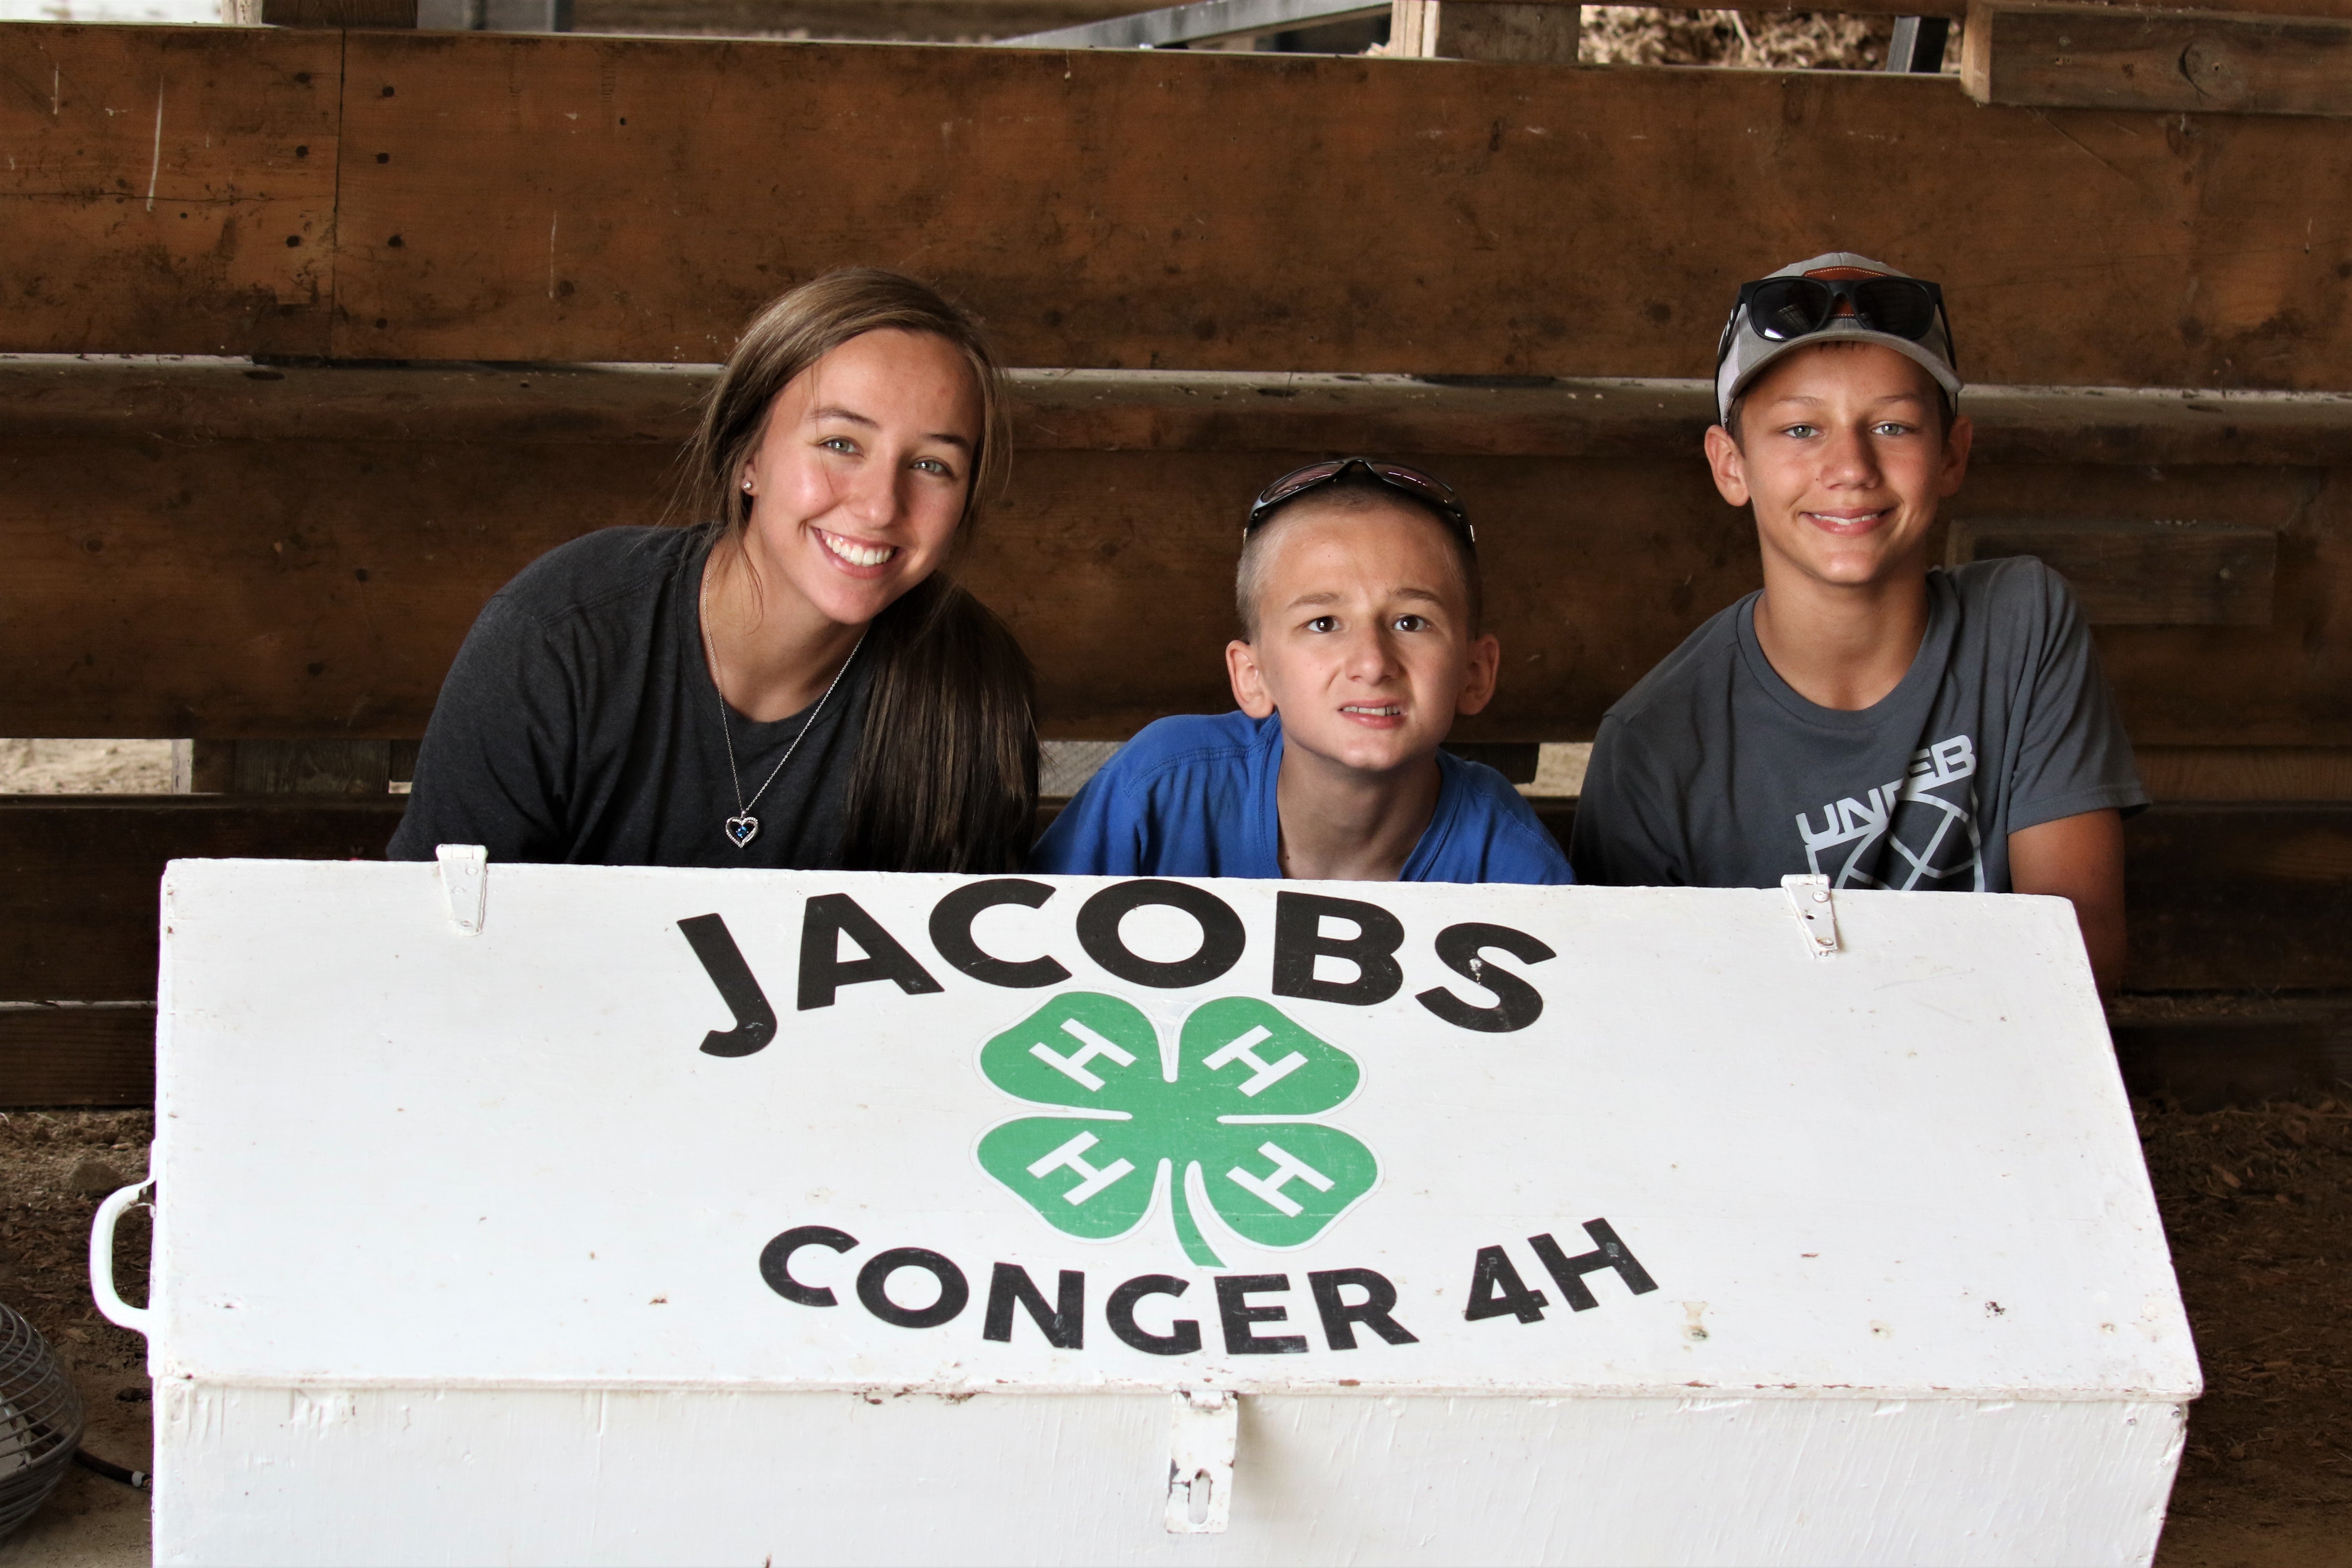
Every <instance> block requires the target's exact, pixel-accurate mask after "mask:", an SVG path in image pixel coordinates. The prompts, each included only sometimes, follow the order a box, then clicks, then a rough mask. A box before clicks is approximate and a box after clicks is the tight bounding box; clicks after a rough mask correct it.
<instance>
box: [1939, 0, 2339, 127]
mask: <svg viewBox="0 0 2352 1568" xmlns="http://www.w3.org/2000/svg"><path fill="white" fill-rule="evenodd" d="M1960 79H1961V82H1962V83H1963V85H1965V86H1966V88H1967V89H1968V91H1969V96H1970V97H1971V98H1974V99H1975V100H1977V101H1978V102H1979V103H2002V104H2021V105H2034V106H2039V107H2044V108H2053V109H2104V110H2138V111H2144V112H2156V113H2179V112H2196V111H2200V110H2203V111H2221V112H2226V113H2231V114H2311V115H2331V116H2338V117H2340V116H2345V115H2352V21H2344V20H2333V19H2328V18H2325V17H2319V16H2242V15H2231V13H2229V12H2225V11H2170V10H2149V9H2144V8H2141V7H2138V6H2129V5H2042V4H2012V3H2010V0H1991V3H1984V0H1979V4H1977V5H1971V6H1970V7H1969V25H1968V32H1967V35H1966V37H1965V41H1964V42H1963V44H1962V46H1961V50H1960Z"/></svg>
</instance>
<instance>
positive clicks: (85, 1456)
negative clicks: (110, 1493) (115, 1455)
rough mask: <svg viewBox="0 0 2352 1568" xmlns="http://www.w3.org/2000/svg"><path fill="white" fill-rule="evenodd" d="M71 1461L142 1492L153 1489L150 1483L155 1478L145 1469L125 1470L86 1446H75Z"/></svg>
mask: <svg viewBox="0 0 2352 1568" xmlns="http://www.w3.org/2000/svg"><path fill="white" fill-rule="evenodd" d="M73 1462H74V1463H75V1464H77V1465H79V1466H80V1467H81V1468H83V1469H85V1470H96V1471H97V1472H98V1473H99V1474H100V1475H101V1476H104V1477H105V1478H106V1479H108V1480H110V1481H121V1483H122V1484H123V1485H124V1486H126V1487H135V1488H137V1489H139V1490H141V1491H142V1492H143V1491H152V1490H153V1487H152V1485H151V1483H152V1481H153V1480H154V1479H155V1478H154V1477H152V1476H151V1475H149V1474H148V1473H147V1472H146V1471H144V1470H126V1469H124V1468H122V1467H121V1465H118V1464H116V1463H115V1462H114V1461H113V1460H111V1459H101V1458H99V1457H98V1456H97V1455H96V1454H93V1453H91V1452H90V1451H89V1449H88V1448H76V1449H75V1450H74V1456H73Z"/></svg>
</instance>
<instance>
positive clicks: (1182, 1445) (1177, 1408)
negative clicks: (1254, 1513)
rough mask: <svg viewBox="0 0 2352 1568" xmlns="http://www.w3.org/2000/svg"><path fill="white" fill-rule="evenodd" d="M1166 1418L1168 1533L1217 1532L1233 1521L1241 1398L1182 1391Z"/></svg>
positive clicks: (1213, 1392) (1221, 1392)
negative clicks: (1236, 1445)
mask: <svg viewBox="0 0 2352 1568" xmlns="http://www.w3.org/2000/svg"><path fill="white" fill-rule="evenodd" d="M1169 1415H1170V1417H1171V1420H1170V1424H1169V1428H1168V1531H1169V1533H1170V1534H1171V1535H1215V1534H1220V1533H1222V1532H1223V1531H1224V1529H1225V1526H1226V1525H1227V1523H1229V1522H1230V1521H1231V1520H1232V1519H1233V1511H1234V1441H1235V1439H1236V1438H1237V1437H1238V1436H1240V1433H1241V1395H1240V1394H1233V1393H1229V1392H1227V1391H1226V1390H1223V1389H1215V1388H1210V1389H1187V1390H1185V1391H1183V1392H1181V1393H1179V1394H1174V1395H1173V1396H1171V1401H1170V1408H1169Z"/></svg>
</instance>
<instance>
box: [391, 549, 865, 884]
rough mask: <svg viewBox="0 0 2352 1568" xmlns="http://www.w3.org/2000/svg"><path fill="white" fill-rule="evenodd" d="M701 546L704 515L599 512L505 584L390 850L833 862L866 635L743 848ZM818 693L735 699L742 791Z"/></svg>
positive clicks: (842, 822) (454, 678)
mask: <svg viewBox="0 0 2352 1568" xmlns="http://www.w3.org/2000/svg"><path fill="white" fill-rule="evenodd" d="M709 548H710V540H709V534H708V533H707V532H706V531H702V530H699V529H696V530H685V529H670V528H608V529H604V530H602V531H599V532H595V533H592V534H589V535H587V536H586V537H584V538H582V539H575V540H573V541H572V542H571V543H569V544H564V545H560V546H558V547H557V548H556V549H553V550H551V551H549V552H547V553H546V554H545V555H542V556H541V557H540V558H539V559H538V560H536V561H534V562H532V563H530V565H529V566H526V567H524V568H523V570H522V572H521V574H520V575H518V576H517V577H516V578H515V580H514V581H513V582H511V583H509V584H507V585H506V586H505V587H504V588H501V589H500V590H499V592H498V594H497V595H496V596H494V597H493V598H492V599H491V600H490V602H489V604H488V605H486V606H484V608H483V610H482V613H481V616H480V617H479V618H478V619H477V620H476V621H475V622H474V629H473V630H472V631H471V632H468V633H467V636H466V643H465V646H464V647H461V648H460V649H458V651H457V661H456V662H455V663H454V664H452V665H451V666H450V668H449V674H448V677H447V679H445V680H444V681H442V683H441V696H440V699H439V700H437V701H436V703H435V704H434V708H433V721H432V723H431V725H430V726H429V727H428V728H427V729H426V730H425V744H424V747H423V749H422V750H421V751H420V752H418V754H417V759H416V782H415V785H414V793H412V794H411V795H409V797H408V812H407V815H406V816H403V817H402V818H401V822H400V827H399V829H398V830H397V831H396V832H394V834H393V836H392V844H391V847H390V849H389V851H388V853H389V855H390V857H391V858H393V859H394V860H429V859H431V858H433V850H434V847H435V846H436V845H439V844H480V845H485V846H487V847H488V849H489V854H490V858H491V859H492V860H539V861H555V862H560V863H571V864H575V865H600V866H757V867H761V868H768V869H791V870H804V871H824V870H833V869H836V868H839V867H840V866H841V863H842V851H843V840H844V836H845V831H846V815H847V804H848V799H849V779H850V774H851V773H852V772H853V771H854V769H855V768H856V761H857V751H858V746H859V743H860V742H861V741H862V740H863V738H864V736H865V733H866V698H867V695H868V692H869V689H870V688H871V686H872V670H873V664H874V660H873V658H872V657H871V655H870V650H869V652H868V653H866V654H861V655H860V656H858V657H856V658H852V659H851V661H850V664H849V667H848V668H847V669H846V670H845V672H844V673H843V675H842V677H841V682H840V685H839V686H838V687H837V688H836V689H835V691H834V693H833V697H832V700H830V701H827V702H825V703H824V709H823V711H822V712H820V713H818V714H817V717H816V721H815V725H814V728H813V729H812V730H810V731H809V735H808V738H807V740H805V741H803V742H802V743H801V745H800V748H799V750H797V751H795V752H793V756H792V761H791V763H789V764H787V765H786V766H785V768H784V770H783V771H782V773H778V774H777V775H776V779H775V782H774V783H773V784H770V785H769V786H768V788H767V791H766V793H765V794H763V795H761V796H760V798H759V800H758V801H757V802H756V803H755V804H754V805H752V807H751V815H752V816H756V817H758V818H759V821H760V829H759V832H758V834H757V835H756V836H754V837H753V838H752V839H751V842H750V843H749V844H747V845H746V846H744V847H742V848H740V849H739V848H737V847H735V846H734V844H732V843H730V841H729V840H728V838H727V837H726V832H725V827H726V822H727V819H728V818H729V817H730V816H734V815H736V795H735V775H734V774H730V772H729V769H728V765H727V739H726V736H725V734H724V733H723V732H722V731H721V730H720V728H719V689H718V688H717V687H716V686H715V685H713V684H712V683H711V679H710V667H709V663H708V661H707V660H706V659H705V658H704V657H703V650H702V616H701V610H700V589H701V584H702V564H703V561H704V559H705V557H706V556H708V555H709ZM816 706H817V705H816V704H814V703H812V704H811V705H810V708H809V709H804V710H802V711H801V712H798V713H794V714H792V715H790V716H789V717H787V718H783V719H779V720H776V721H774V722H772V723H765V724H762V723H755V722H753V721H751V720H749V719H746V718H744V717H743V716H742V715H741V714H740V713H736V712H733V711H732V710H730V712H729V714H728V717H727V722H728V724H729V726H730V727H731V729H732V730H733V731H734V749H735V770H736V773H737V774H740V777H741V779H742V788H743V793H744V794H745V795H750V794H751V792H753V791H754V790H757V789H758V788H759V787H760V784H761V780H763V779H765V778H767V777H768V775H769V773H771V772H772V771H773V770H774V768H775V767H776V764H777V763H779V762H780V761H782V758H783V755H784V752H785V749H786V748H787V747H789V746H791V745H792V743H793V741H794V740H795V739H797V738H798V737H799V736H800V733H801V731H802V729H803V726H805V725H807V724H808V722H809V714H810V711H811V710H814V709H815V707H816Z"/></svg>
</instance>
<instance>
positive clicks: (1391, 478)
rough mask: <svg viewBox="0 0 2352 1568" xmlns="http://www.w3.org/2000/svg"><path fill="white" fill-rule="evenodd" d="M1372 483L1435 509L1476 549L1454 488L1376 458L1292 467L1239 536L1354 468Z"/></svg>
mask: <svg viewBox="0 0 2352 1568" xmlns="http://www.w3.org/2000/svg"><path fill="white" fill-rule="evenodd" d="M1359 468H1360V469H1362V470H1363V472H1364V473H1365V475H1366V476H1368V477H1369V478H1370V479H1373V480H1374V481H1375V482H1377V483H1379V484H1381V485H1385V486H1386V487H1388V488H1389V489H1392V490H1395V491H1396V492H1397V493H1398V494H1400V495H1405V496H1410V497H1412V499H1413V500H1417V501H1419V502H1421V503H1422V504H1423V506H1426V507H1429V508H1430V509H1432V510H1434V511H1435V512H1436V513H1437V515H1438V516H1440V517H1442V518H1444V520H1445V526H1446V527H1448V528H1450V529H1452V530H1453V531H1454V532H1455V533H1456V534H1457V535H1459V536H1460V538H1461V540H1462V542H1464V543H1465V544H1467V545H1470V546H1472V547H1473V548H1475V547H1476V545H1477V542H1478V533H1477V531H1476V530H1475V529H1474V528H1472V527H1471V526H1470V514H1469V513H1468V512H1467V511H1465V510H1463V506H1462V498H1461V497H1460V496H1458V495H1455V494H1454V487H1453V486H1452V485H1449V484H1447V483H1446V482H1445V481H1444V479H1438V478H1437V477H1436V476H1434V475H1432V474H1424V473H1423V472H1422V471H1421V470H1420V469H1419V468H1406V467H1405V466H1404V465H1403V464H1402V463H1390V462H1384V461H1382V460H1381V459H1380V458H1328V459H1327V460H1325V461H1323V462H1320V463H1309V464H1307V466H1306V467H1305V468H1293V469H1291V470H1290V472H1288V473H1286V474H1285V475H1283V476H1282V478H1280V479H1276V480H1275V481H1274V483H1272V484H1270V485H1268V486H1266V487H1265V489H1262V490H1260V491H1259V492H1258V496H1257V500H1256V502H1255V504H1254V505H1253V506H1251V508H1250V512H1249V521H1246V522H1244V523H1243V524H1242V537H1243V538H1244V539H1246V538H1248V537H1249V536H1250V534H1251V533H1252V532H1253V531H1255V529H1256V528H1257V526H1258V524H1260V523H1262V522H1264V521H1265V520H1266V519H1267V518H1268V517H1270V516H1272V515H1273V513H1274V511H1275V509H1276V508H1277V507H1280V506H1283V505H1285V504H1286V503H1287V502H1290V501H1294V500H1297V499H1298V498H1299V497H1300V496H1303V495H1305V494H1307V492H1308V491H1310V490H1318V489H1322V488H1323V487H1324V486H1326V485H1336V484H1338V483H1339V481H1340V480H1342V479H1347V478H1348V477H1349V475H1350V474H1351V473H1352V472H1354V471H1355V470H1357V469H1359Z"/></svg>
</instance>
